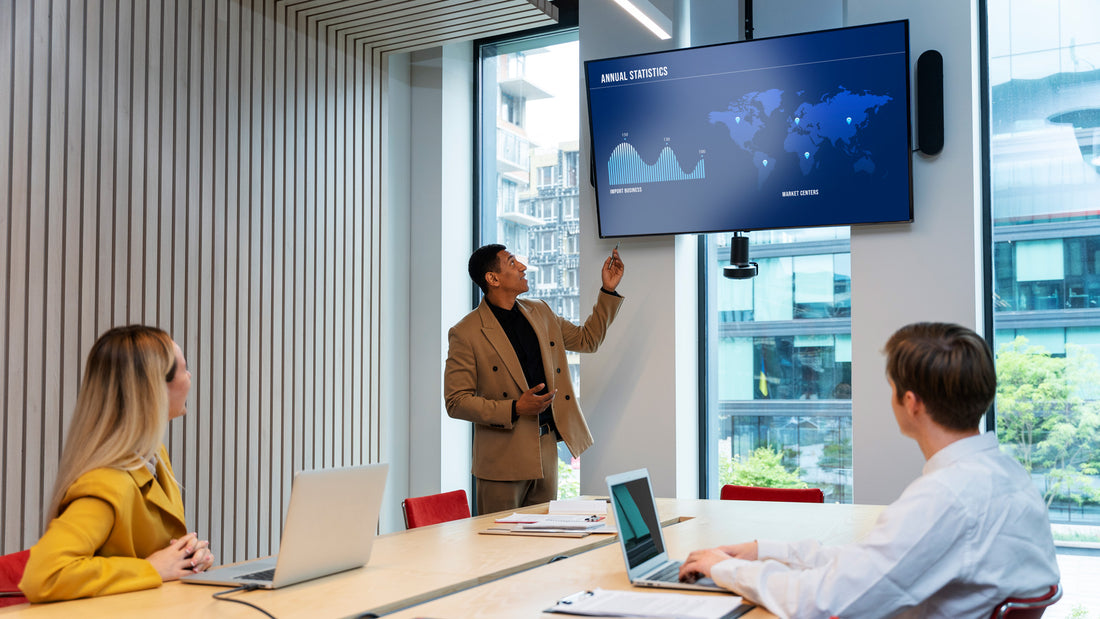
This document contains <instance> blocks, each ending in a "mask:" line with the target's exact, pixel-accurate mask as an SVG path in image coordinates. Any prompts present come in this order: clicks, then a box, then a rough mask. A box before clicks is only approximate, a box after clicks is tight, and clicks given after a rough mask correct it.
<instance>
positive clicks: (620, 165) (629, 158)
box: [607, 142, 706, 185]
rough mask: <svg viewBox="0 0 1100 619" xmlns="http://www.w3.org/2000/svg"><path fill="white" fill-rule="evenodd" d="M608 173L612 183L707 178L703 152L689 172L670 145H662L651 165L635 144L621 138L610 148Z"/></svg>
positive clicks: (629, 183)
mask: <svg viewBox="0 0 1100 619" xmlns="http://www.w3.org/2000/svg"><path fill="white" fill-rule="evenodd" d="M607 175H608V182H609V183H610V184H611V185H633V184H637V183H663V182H668V181H689V180H699V179H704V178H706V169H705V166H704V165H703V157H702V156H700V157H699V161H698V162H696V164H695V167H694V168H693V169H692V170H691V171H690V172H685V171H684V169H683V167H682V166H681V165H680V161H679V160H678V159H677V158H676V154H675V153H673V152H672V148H671V147H669V146H668V145H665V147H664V148H662V149H661V153H660V154H659V155H658V156H657V161H656V162H655V163H654V164H652V165H650V164H648V163H646V162H645V161H643V160H642V156H641V155H639V154H638V151H637V150H636V149H635V148H634V146H633V145H632V144H630V143H629V142H622V143H620V144H619V145H618V146H616V147H615V150H613V151H611V157H610V158H609V159H608V161H607Z"/></svg>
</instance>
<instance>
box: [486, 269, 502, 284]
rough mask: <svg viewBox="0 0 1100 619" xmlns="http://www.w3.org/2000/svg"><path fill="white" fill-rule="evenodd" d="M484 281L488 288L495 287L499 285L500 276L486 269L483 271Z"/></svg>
mask: <svg viewBox="0 0 1100 619" xmlns="http://www.w3.org/2000/svg"><path fill="white" fill-rule="evenodd" d="M485 283H486V284H488V285H489V287H490V288H495V287H496V286H499V285H500V276H499V275H497V274H496V273H495V272H493V271H487V272H486V273H485Z"/></svg>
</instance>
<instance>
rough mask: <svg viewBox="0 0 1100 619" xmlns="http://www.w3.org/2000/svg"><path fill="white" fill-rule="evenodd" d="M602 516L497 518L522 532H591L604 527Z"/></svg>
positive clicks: (516, 516)
mask: <svg viewBox="0 0 1100 619" xmlns="http://www.w3.org/2000/svg"><path fill="white" fill-rule="evenodd" d="M604 519H605V517H604V516H595V515H585V514H518V513H516V514H512V515H511V516H506V517H504V518H497V520H496V521H497V522H498V523H501V524H514V525H516V527H515V529H519V530H524V531H591V530H594V529H599V528H601V527H603V526H604Z"/></svg>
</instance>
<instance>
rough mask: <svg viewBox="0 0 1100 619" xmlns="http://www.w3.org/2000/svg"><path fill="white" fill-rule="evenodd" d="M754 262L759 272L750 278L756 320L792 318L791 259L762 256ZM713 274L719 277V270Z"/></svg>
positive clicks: (792, 280)
mask: <svg viewBox="0 0 1100 619" xmlns="http://www.w3.org/2000/svg"><path fill="white" fill-rule="evenodd" d="M756 262H757V263H758V265H759V267H760V272H759V274H758V275H757V276H756V277H754V278H753V279H752V280H751V281H752V283H753V299H754V300H755V306H754V308H753V309H754V312H755V315H756V320H790V319H792V318H794V290H793V282H794V272H793V270H792V267H793V265H794V261H793V259H792V258H764V259H762V260H757V261H756ZM715 275H716V276H718V277H721V271H718V272H717V273H715Z"/></svg>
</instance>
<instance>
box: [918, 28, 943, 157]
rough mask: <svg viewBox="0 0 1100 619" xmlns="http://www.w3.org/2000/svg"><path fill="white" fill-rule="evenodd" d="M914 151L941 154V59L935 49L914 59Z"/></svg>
mask: <svg viewBox="0 0 1100 619" xmlns="http://www.w3.org/2000/svg"><path fill="white" fill-rule="evenodd" d="M917 150H919V151H920V152H922V153H924V154H925V155H938V154H939V152H940V151H941V150H943V56H942V55H940V53H939V52H937V51H936V50H934V49H930V50H928V51H926V52H924V53H923V54H921V55H920V57H919V58H917Z"/></svg>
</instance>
